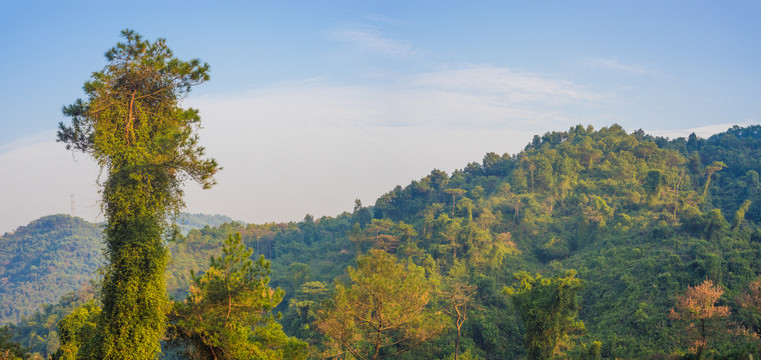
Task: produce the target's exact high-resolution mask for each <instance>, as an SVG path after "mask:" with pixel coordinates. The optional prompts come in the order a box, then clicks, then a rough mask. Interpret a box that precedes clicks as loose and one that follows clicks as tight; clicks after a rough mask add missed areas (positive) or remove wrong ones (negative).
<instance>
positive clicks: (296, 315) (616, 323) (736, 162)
mask: <svg viewBox="0 0 761 360" xmlns="http://www.w3.org/2000/svg"><path fill="white" fill-rule="evenodd" d="M759 172H761V126H751V127H746V128H740V127H734V128H732V129H729V130H728V131H726V132H724V133H721V134H717V135H714V136H712V137H710V138H708V139H702V138H698V137H696V136H694V135H692V136H690V137H688V138H686V139H685V138H679V139H665V138H658V137H653V136H650V135H647V134H646V133H644V132H643V131H641V130H638V131H634V132H632V133H627V132H626V131H625V130H624V129H622V128H621V127H619V126H617V125H613V126H611V127H606V128H602V129H599V130H594V129H593V128H592V127H583V126H576V127H573V128H571V129H569V130H568V131H562V132H550V133H546V134H544V135H542V136H535V137H534V138H533V140H532V141H531V142H530V143H529V144H528V145H527V146H526V148H525V149H524V150H523V151H521V152H520V153H518V154H515V155H510V154H504V155H499V154H496V153H489V154H486V156H485V157H484V158H483V160H482V161H480V162H473V163H470V164H467V165H466V166H465V167H464V168H463V169H461V170H457V171H454V172H453V173H451V174H448V173H446V172H443V171H440V170H433V171H432V172H431V173H430V174H429V175H428V176H426V177H424V178H422V179H419V180H416V181H412V182H411V183H410V184H408V185H407V186H404V187H402V186H397V187H395V188H394V189H393V190H391V191H390V192H388V193H386V194H384V195H383V196H381V197H380V198H378V199H377V201H376V202H375V203H374V204H373V205H372V206H363V205H362V204H361V203H359V202H357V203H356V204H355V206H354V210H353V212H351V213H349V212H346V213H343V214H340V215H338V216H335V217H327V216H326V217H321V218H317V219H315V218H314V217H312V216H310V215H307V216H306V217H305V219H304V221H301V222H298V223H288V224H274V223H269V224H261V225H243V224H239V223H228V224H223V225H220V226H217V227H206V228H203V229H199V230H192V231H190V233H189V234H188V235H187V236H186V237H185V239H184V241H183V242H182V243H178V244H174V245H172V248H171V252H172V264H171V265H170V272H169V274H168V288H169V289H174V291H173V295H174V296H175V297H176V298H182V297H183V296H184V294H185V290H184V289H187V286H188V285H187V284H188V279H189V275H188V273H189V270H190V269H195V270H200V271H203V270H204V269H205V268H206V267H207V266H208V261H207V259H208V255H209V254H217V253H218V252H219V251H220V249H221V241H222V239H224V238H226V237H227V236H228V235H229V234H230V233H234V232H239V233H241V235H242V236H243V239H244V241H245V243H246V244H247V245H248V246H249V247H251V248H253V249H254V252H255V254H254V256H258V254H263V255H265V256H266V257H267V258H268V259H271V260H272V262H273V264H272V269H273V273H272V275H271V276H272V280H273V284H275V285H277V286H280V287H282V288H283V289H285V290H286V292H287V294H286V297H287V298H286V300H285V301H283V303H281V306H280V308H279V310H281V311H283V313H284V316H283V318H282V319H281V323H282V324H283V326H284V328H285V329H286V330H287V331H288V332H289V334H290V335H293V336H297V337H299V338H301V339H304V340H309V341H312V342H313V343H317V342H318V341H319V339H320V337H319V335H318V334H317V333H316V332H315V330H314V326H311V321H312V320H314V318H313V317H311V315H310V314H311V313H310V312H309V311H306V312H305V311H302V310H303V309H302V306H304V305H303V304H307V303H308V304H313V303H317V300H318V299H317V298H314V294H316V293H320V292H319V291H317V290H316V289H318V287H319V286H323V287H324V289H329V288H331V286H330V285H329V284H331V283H332V282H333V281H334V280H335V279H337V280H338V281H344V282H345V281H347V275H346V273H345V271H344V269H345V268H346V267H347V266H350V265H351V266H353V265H354V260H355V259H356V256H357V254H361V253H365V252H366V251H368V250H369V249H371V248H379V249H383V250H386V251H387V252H389V253H392V254H394V255H395V256H397V257H398V258H400V259H409V260H411V261H412V262H415V263H417V264H418V265H420V266H423V267H424V268H425V269H426V271H427V273H428V274H429V276H431V277H434V278H435V277H443V276H446V275H447V274H450V273H451V271H452V269H453V267H456V266H454V265H455V264H461V266H464V267H465V269H466V270H467V271H466V272H465V274H466V275H465V277H466V279H467V282H468V283H469V284H472V285H475V286H477V293H476V295H475V297H474V299H475V300H474V301H475V305H476V306H474V307H473V309H474V310H473V313H472V315H471V316H470V317H469V318H468V319H467V321H466V322H465V323H464V325H463V328H462V336H463V339H462V349H463V351H467V352H468V354H469V356H471V358H483V359H505V358H509V359H514V358H520V357H522V356H524V355H525V346H524V344H523V339H524V338H523V336H524V334H525V333H526V327H525V326H524V324H522V323H521V321H520V320H519V317H518V316H517V315H516V309H514V308H513V306H512V304H511V303H510V301H509V299H508V297H507V296H506V295H505V293H504V292H503V291H502V289H503V287H504V286H510V285H512V284H514V283H515V277H514V274H515V273H517V272H521V271H524V272H528V273H532V274H535V273H540V274H543V276H545V277H548V278H549V277H552V276H562V274H565V272H566V270H570V269H574V270H576V271H577V275H576V277H578V278H580V279H582V280H583V283H584V287H583V289H582V290H581V292H580V298H579V300H580V301H579V305H580V312H579V317H580V319H581V320H582V321H583V323H584V329H583V330H582V329H579V328H577V331H575V332H573V333H572V335H573V336H571V337H569V338H564V340H563V344H564V347H563V349H564V350H565V351H567V353H568V357H571V356H575V357H578V358H588V357H585V356H587V355H585V354H587V353H586V351H587V350H588V349H597V350H598V351H599V354H600V356H601V357H603V358H626V359H632V358H638V359H640V358H650V357H653V358H658V357H659V356H665V355H666V354H684V353H685V352H686V351H687V348H688V344H687V342H686V339H685V334H686V331H685V324H684V323H683V322H679V321H676V320H674V319H671V318H669V316H668V314H669V310H670V309H671V308H672V307H674V306H675V301H676V297H677V296H678V295H680V294H683V293H684V292H685V290H686V289H687V288H688V286H694V285H698V284H700V283H701V282H703V281H704V280H705V279H710V280H712V281H713V282H714V283H716V284H719V285H720V286H721V287H722V288H723V289H725V292H724V294H723V295H722V297H721V298H720V300H719V303H720V304H721V305H726V306H729V307H730V308H731V316H730V318H729V320H728V321H730V322H732V323H733V324H735V325H742V326H744V327H745V328H747V329H749V330H754V331H756V332H759V331H761V321H760V320H761V317H760V316H759V314H755V313H753V312H752V311H750V310H748V309H746V308H744V307H742V306H741V305H740V302H739V301H738V300H737V299H738V296H739V295H741V294H742V293H743V292H746V291H748V288H749V286H750V283H751V282H752V281H754V280H756V278H757V276H758V275H759V274H761V257H760V256H759V254H760V253H761V231H760V230H759V228H760V225H761V184H760V183H759ZM458 266H460V265H458ZM319 284H322V285H319ZM318 285H319V286H318ZM316 286H317V287H316ZM323 296H324V294H323ZM289 304H290V306H289ZM735 325H733V326H735ZM726 327H729V326H728V325H727V326H726ZM736 334H737V333H735V335H730V334H728V333H721V332H718V333H716V334H715V337H716V338H715V339H713V340H714V341H713V342H712V343H711V349H712V350H711V351H712V353H711V354H712V356H713V357H715V358H732V356H740V354H749V353H750V352H752V351H757V349H756V350H754V349H755V348H754V346H755V345H753V344H754V343H752V342H748V341H745V340H742V339H739V338H737V337H736ZM732 336H735V337H732ZM597 342H599V343H597ZM453 343H454V331H453V330H450V331H448V332H447V333H445V334H444V335H442V336H441V337H439V338H438V339H437V340H434V341H432V342H430V343H428V344H426V345H425V346H423V347H420V348H418V349H416V350H414V351H411V352H408V353H406V354H405V355H404V356H402V358H406V359H440V358H449V357H451V354H452V352H453V345H452V344H453ZM29 344H31V343H29ZM594 344H598V345H594ZM755 354H757V352H756V353H755ZM745 358H747V356H745Z"/></svg>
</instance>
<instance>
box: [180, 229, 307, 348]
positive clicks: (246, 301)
mask: <svg viewBox="0 0 761 360" xmlns="http://www.w3.org/2000/svg"><path fill="white" fill-rule="evenodd" d="M251 254H252V250H251V249H249V248H247V247H246V246H245V244H243V242H242V240H241V236H240V235H239V234H236V235H235V236H232V235H230V237H229V238H228V239H227V240H226V241H225V244H224V247H223V249H222V256H221V257H220V258H215V257H212V258H211V262H210V267H209V268H208V269H207V270H206V272H205V273H204V274H203V275H202V276H195V275H192V278H193V284H192V285H191V287H190V297H189V298H188V299H187V300H185V301H183V302H176V303H175V304H174V305H173V307H172V310H171V312H170V315H169V321H170V328H169V332H170V334H172V336H173V337H174V339H175V340H176V341H178V342H181V343H184V344H187V345H190V346H191V348H190V350H189V351H190V353H191V354H192V355H193V358H200V359H231V360H232V359H249V358H256V359H306V355H307V354H306V343H304V342H301V341H299V340H296V339H294V338H290V337H288V336H287V335H285V333H283V331H282V328H281V326H280V324H278V323H277V322H276V321H275V317H274V315H272V313H271V311H272V310H273V309H274V308H275V307H276V306H277V305H278V304H279V303H280V301H282V299H283V295H284V292H283V290H281V289H279V288H278V289H271V288H270V287H269V277H268V276H269V273H270V263H269V262H268V261H266V260H264V256H263V255H261V256H260V257H259V259H258V261H257V262H256V263H255V262H253V261H251V259H250V256H251Z"/></svg>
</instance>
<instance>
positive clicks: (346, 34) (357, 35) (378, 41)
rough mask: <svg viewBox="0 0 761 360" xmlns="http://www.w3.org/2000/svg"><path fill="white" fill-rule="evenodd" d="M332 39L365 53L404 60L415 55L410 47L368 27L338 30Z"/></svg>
mask: <svg viewBox="0 0 761 360" xmlns="http://www.w3.org/2000/svg"><path fill="white" fill-rule="evenodd" d="M330 38H331V39H333V40H337V41H342V42H346V43H349V44H352V45H354V46H357V47H359V48H360V49H362V50H364V51H369V52H372V53H377V54H381V55H385V56H390V57H398V58H403V57H408V56H411V55H414V53H415V51H414V50H413V48H412V47H411V46H410V45H407V44H404V43H402V42H400V41H397V40H393V39H391V38H388V37H386V36H385V35H384V34H383V33H381V32H380V31H378V30H375V29H372V28H368V27H353V28H345V29H340V30H336V31H333V32H331V33H330Z"/></svg>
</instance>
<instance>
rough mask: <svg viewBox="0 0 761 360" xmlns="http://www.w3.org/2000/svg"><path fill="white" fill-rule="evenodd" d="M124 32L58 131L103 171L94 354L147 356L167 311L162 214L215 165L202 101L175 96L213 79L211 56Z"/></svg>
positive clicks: (205, 181)
mask: <svg viewBox="0 0 761 360" xmlns="http://www.w3.org/2000/svg"><path fill="white" fill-rule="evenodd" d="M122 36H123V37H124V38H125V42H120V43H117V45H116V46H115V47H113V48H112V49H111V50H109V51H108V52H106V59H107V60H108V63H107V65H106V66H105V67H104V68H103V69H102V70H101V71H98V72H95V73H93V74H92V77H91V79H90V80H89V81H87V82H86V83H85V85H84V91H85V94H86V95H87V100H82V99H79V100H77V101H76V102H75V103H74V104H72V105H69V106H65V107H64V108H63V113H64V115H66V116H68V117H71V124H70V125H65V124H63V123H60V124H59V130H58V141H61V142H64V143H66V148H67V149H73V150H80V151H83V152H85V153H87V154H89V155H91V156H92V157H93V158H94V159H95V161H96V162H97V163H98V165H100V167H101V171H102V173H103V174H105V175H106V179H105V181H104V182H103V183H102V189H101V195H102V203H101V206H102V208H103V213H104V214H105V217H106V226H105V242H106V249H105V256H106V261H107V265H106V267H105V269H104V272H103V288H102V292H101V302H102V309H103V311H102V313H101V316H100V317H99V320H98V326H97V329H98V331H97V334H96V336H95V338H94V340H95V342H94V345H95V346H94V347H93V351H94V353H93V354H91V356H92V357H94V358H99V359H150V358H153V357H155V356H156V354H157V353H158V352H159V339H160V338H161V336H162V335H163V334H164V323H165V318H166V317H165V309H166V295H165V284H164V270H165V268H166V264H167V257H168V255H167V250H166V246H165V243H164V237H163V235H165V234H169V232H168V230H169V229H170V227H169V226H167V222H166V219H167V218H169V217H171V215H176V214H177V212H178V211H179V209H180V208H181V207H182V206H183V201H182V194H183V191H182V183H183V180H185V179H192V180H195V181H196V182H198V183H199V184H201V185H202V186H203V187H204V188H209V187H211V186H212V185H213V184H214V179H213V175H214V174H215V173H216V172H217V170H218V169H219V167H218V166H217V163H216V161H214V160H213V159H206V158H204V149H203V147H201V146H199V145H198V137H197V136H196V135H195V130H196V129H197V128H198V127H199V126H200V121H201V119H200V117H199V115H198V111H197V110H195V109H183V108H181V107H180V106H179V102H180V100H181V99H182V98H183V97H184V96H185V95H186V94H187V93H188V92H189V91H190V89H191V88H192V87H193V86H195V85H199V84H201V83H203V82H204V81H206V80H208V79H209V75H208V71H209V66H208V65H207V64H206V63H201V62H200V61H199V60H198V59H193V60H190V61H182V60H179V59H177V58H175V57H174V56H173V54H172V51H171V50H170V49H169V48H168V47H167V46H166V42H165V40H164V39H158V40H156V41H155V42H150V41H147V40H143V38H142V37H141V36H140V35H138V34H137V33H135V32H134V31H132V30H124V31H122Z"/></svg>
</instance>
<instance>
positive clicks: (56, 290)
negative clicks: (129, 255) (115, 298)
mask: <svg viewBox="0 0 761 360" xmlns="http://www.w3.org/2000/svg"><path fill="white" fill-rule="evenodd" d="M99 235H100V229H99V228H98V226H97V225H95V224H91V223H88V222H86V221H84V220H82V219H81V218H75V217H70V216H68V215H51V216H45V217H42V218H40V219H37V220H35V221H32V222H31V223H29V224H28V225H26V226H21V227H19V228H18V229H16V230H15V231H13V232H11V233H6V234H4V235H2V236H0V244H2V249H3V250H2V251H0V324H5V323H7V322H15V323H18V322H20V321H21V320H22V319H23V318H24V317H27V316H31V315H32V314H33V313H34V312H35V311H37V310H38V309H39V308H40V306H42V305H43V304H46V303H47V304H52V303H54V302H56V301H57V300H58V299H59V298H60V297H61V296H63V295H65V294H67V293H70V292H72V291H76V290H78V289H79V288H81V287H82V286H84V285H86V284H87V282H88V281H89V280H90V279H92V278H93V276H94V274H95V271H96V270H97V269H98V267H99V266H101V265H102V263H103V261H102V255H101V253H100V249H101V248H102V246H101V243H100V238H99Z"/></svg>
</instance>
